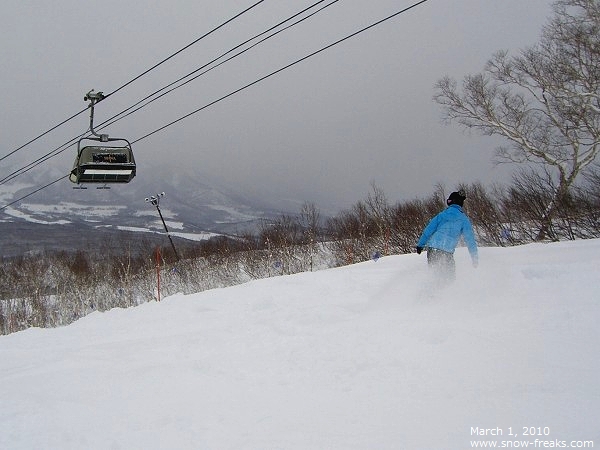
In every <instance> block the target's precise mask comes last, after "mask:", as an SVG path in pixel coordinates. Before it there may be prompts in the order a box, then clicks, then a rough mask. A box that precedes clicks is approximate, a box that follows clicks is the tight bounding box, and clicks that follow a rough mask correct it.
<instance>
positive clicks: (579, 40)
mask: <svg viewBox="0 0 600 450" xmlns="http://www.w3.org/2000/svg"><path fill="white" fill-rule="evenodd" d="M553 10H554V16H553V18H552V19H551V20H550V22H549V23H548V24H547V25H545V26H544V27H543V29H542V35H541V39H540V42H539V43H538V44H537V45H534V46H532V47H529V48H526V49H525V50H523V51H521V53H520V54H518V55H516V56H509V54H508V53H507V52H506V51H500V52H498V53H496V54H495V55H494V56H493V57H492V59H491V60H490V61H489V62H488V63H487V65H486V66H485V68H484V70H483V72H481V73H479V74H476V75H468V76H466V77H465V78H464V80H463V83H462V89H459V88H458V87H457V83H456V81H455V80H453V79H451V78H449V77H445V78H443V79H441V80H440V81H438V82H437V84H436V93H435V95H434V100H435V101H436V102H437V103H438V104H440V105H441V106H442V108H443V110H444V113H445V118H446V119H447V120H448V121H449V122H451V121H456V122H458V123H459V124H460V125H462V126H464V127H466V128H469V129H475V130H478V131H479V132H481V133H482V134H484V135H499V136H502V137H504V138H506V139H507V140H508V141H509V143H510V146H509V147H507V146H505V147H500V148H499V149H498V150H497V157H498V161H499V162H517V163H536V164H541V165H542V166H544V167H546V168H550V169H552V171H553V173H554V174H555V175H554V176H556V177H557V183H556V189H555V191H554V192H553V195H552V196H551V197H550V199H549V202H548V204H547V205H545V208H544V210H543V211H542V219H543V220H542V226H541V228H540V230H539V232H538V235H537V238H538V239H543V238H544V237H545V236H546V234H547V232H548V228H549V226H550V224H551V221H552V218H553V216H554V214H555V212H556V208H557V205H558V204H559V203H560V201H561V199H562V198H563V197H564V196H565V195H567V192H568V189H569V187H570V186H571V185H572V184H573V183H574V181H575V180H576V179H577V177H578V176H579V175H580V174H581V172H582V170H583V169H584V168H585V167H586V166H588V165H589V164H591V163H593V162H594V160H595V159H596V158H597V156H598V152H599V151H600V68H599V62H600V58H599V56H600V2H599V1H598V0H559V1H556V2H555V3H554V4H553Z"/></svg>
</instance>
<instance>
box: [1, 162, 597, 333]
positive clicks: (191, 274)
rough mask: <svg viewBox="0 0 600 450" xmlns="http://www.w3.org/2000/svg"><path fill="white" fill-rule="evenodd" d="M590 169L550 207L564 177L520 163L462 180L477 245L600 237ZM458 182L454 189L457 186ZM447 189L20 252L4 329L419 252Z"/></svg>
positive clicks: (8, 276)
mask: <svg viewBox="0 0 600 450" xmlns="http://www.w3.org/2000/svg"><path fill="white" fill-rule="evenodd" d="M594 169H595V170H590V171H587V172H586V174H585V177H584V182H582V183H580V184H578V185H576V186H572V187H571V189H569V192H568V195H565V196H563V197H562V200H561V201H560V202H559V203H557V204H556V205H555V206H553V207H554V208H555V212H554V213H553V219H552V220H551V222H550V223H548V221H547V217H546V215H545V212H546V211H547V208H548V205H550V204H551V203H552V202H555V200H554V199H553V196H554V192H555V188H556V186H555V185H554V184H553V182H552V177H550V176H549V175H548V174H546V173H545V172H539V171H538V172H535V171H521V172H518V173H517V174H516V175H515V176H514V178H513V181H512V183H511V184H509V185H507V186H502V185H497V186H492V187H485V186H484V185H483V184H481V183H479V182H478V183H471V184H461V185H459V186H456V187H455V188H454V189H462V190H463V191H465V192H466V194H467V201H466V202H465V208H464V209H465V211H466V213H467V214H468V215H469V217H470V218H471V220H472V222H473V226H474V229H475V233H476V236H477V240H478V243H479V245H483V246H512V245H519V244H524V243H528V242H534V241H536V240H539V235H540V230H541V229H544V230H545V233H544V240H545V241H558V240H574V239H586V238H597V237H600V170H599V168H598V167H597V166H595V167H594ZM454 189H453V190H454ZM449 191H450V190H449V189H445V188H444V186H442V185H438V186H436V187H435V189H434V190H433V192H432V193H431V194H430V195H428V196H427V197H424V198H415V199H412V200H404V201H399V202H396V203H391V202H390V201H389V200H388V198H387V197H386V195H385V193H384V192H383V190H382V189H380V188H379V187H378V186H376V185H375V184H372V185H371V190H370V192H369V194H368V195H367V196H366V198H364V199H362V200H360V201H358V202H356V203H355V204H354V205H353V206H352V207H350V208H348V209H346V210H344V211H341V212H340V213H338V214H337V215H335V216H333V217H322V216H321V213H320V211H319V210H318V208H317V207H316V206H315V205H314V204H309V203H307V204H304V205H303V206H302V208H301V210H300V212H299V213H297V214H282V215H281V216H280V217H278V218H276V219H274V220H264V221H263V222H262V223H261V225H260V226H259V228H258V229H257V230H256V232H254V233H250V232H247V233H245V234H242V235H239V236H218V237H214V238H212V239H210V240H208V241H204V242H201V243H190V244H189V245H187V246H185V247H182V248H179V249H178V251H179V256H180V259H179V260H176V258H175V255H174V254H173V250H172V249H171V247H170V246H168V245H165V246H164V247H162V248H158V249H157V248H155V247H153V246H152V244H150V243H149V242H147V241H144V240H140V241H138V242H132V241H131V240H128V241H127V242H123V245H122V246H121V249H122V250H121V251H120V252H117V251H116V250H115V248H116V247H118V246H115V245H114V243H113V245H110V248H109V247H108V246H107V248H104V249H103V248H94V249H88V250H86V249H80V250H78V251H75V252H65V251H62V252H54V253H45V254H40V255H30V256H25V255H23V256H21V257H18V258H11V259H6V260H4V261H2V263H1V264H0V279H2V283H1V284H0V333H2V334H7V333H12V332H15V331H18V330H22V329H25V328H29V327H55V326H61V325H66V324H68V323H71V322H73V321H74V320H77V319H78V318H81V317H83V316H85V315H87V314H89V313H91V312H93V311H106V310H109V309H111V308H116V307H119V308H127V307H131V306H136V305H139V304H141V303H145V302H148V301H153V300H156V299H157V298H158V296H159V292H157V289H158V283H157V281H158V279H159V278H160V295H161V296H166V295H172V294H175V293H178V292H181V293H186V294H189V293H194V292H200V291H203V290H207V289H213V288H219V287H226V286H231V285H235V284H240V283H243V282H246V281H249V280H253V279H258V278H265V277H271V276H277V275H287V274H292V273H298V272H305V271H313V270H319V269H323V268H330V267H337V266H342V265H346V264H353V263H358V262H362V261H368V260H369V259H373V258H377V257H379V256H386V255H397V254H405V253H411V252H413V251H414V246H415V243H416V242H417V240H418V238H419V235H420V233H421V231H422V230H423V228H424V227H425V225H426V224H427V222H428V221H429V219H430V218H431V217H432V216H433V215H435V214H437V213H438V212H439V211H441V210H442V209H443V208H444V207H445V199H446V198H447V196H448V194H449Z"/></svg>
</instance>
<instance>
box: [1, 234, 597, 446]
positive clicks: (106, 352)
mask: <svg viewBox="0 0 600 450" xmlns="http://www.w3.org/2000/svg"><path fill="white" fill-rule="evenodd" d="M456 259H457V268H458V278H457V281H456V282H454V284H453V285H451V286H446V287H444V288H441V289H439V290H437V291H434V292H431V286H432V283H431V282H430V280H429V279H428V276H429V274H428V271H427V267H426V261H425V256H424V255H420V256H417V255H416V254H413V255H403V256H394V257H387V258H382V259H380V260H379V261H376V262H375V261H369V262H367V263H362V264H357V265H354V266H350V267H344V268H338V269H333V270H326V271H321V272H316V273H305V274H299V275H293V276H285V277H278V278H273V279H268V280H260V281H254V282H250V283H248V284H245V285H241V286H236V287H231V288H227V289H217V290H213V291H207V292H204V293H200V294H196V295H188V296H184V295H176V296H172V297H168V298H166V299H164V300H163V301H162V302H160V303H149V304H145V305H143V306H140V307H138V308H133V309H128V310H112V311H109V312H107V313H94V314H92V315H90V316H88V317H86V318H84V319H81V320H79V321H78V322H76V323H74V324H72V325H70V326H67V327H64V328H60V329H44V330H41V329H30V330H26V331H23V332H19V333H15V334H13V335H9V336H0V448H1V449H11V450H12V449H45V450H48V449H61V450H65V449H78V450H79V449H127V450H131V449H144V450H148V449H211V450H212V449H218V450H220V449H232V450H234V449H235V450H238V449H257V450H259V449H260V450H265V449H286V450H287V449H294V450H306V449H318V450H321V449H339V450H351V449H394V450H395V449H467V448H472V447H473V446H474V445H479V446H483V445H484V444H482V443H484V442H485V443H486V444H485V445H493V444H490V443H491V442H495V443H496V445H497V447H499V448H500V447H501V446H502V445H504V446H505V447H508V448H511V447H512V448H525V447H529V448H547V447H562V445H557V444H563V443H564V444H565V446H579V448H581V447H583V446H584V445H585V446H586V448H591V445H590V442H592V441H593V444H595V448H600V357H599V356H600V354H599V350H600V240H589V241H577V242H568V243H567V242H565V243H557V244H533V245H526V246H522V247H515V248H484V249H481V257H480V260H481V262H480V266H479V268H477V269H474V268H472V267H471V265H470V261H469V257H468V254H467V252H466V250H465V249H464V248H461V249H459V250H458V251H457V255H456ZM525 431H527V432H528V434H529V435H525ZM500 433H502V434H500ZM509 433H512V435H509ZM543 442H546V445H543V444H541V443H543ZM548 443H552V444H553V445H548Z"/></svg>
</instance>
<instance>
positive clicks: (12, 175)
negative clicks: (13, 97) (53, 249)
mask: <svg viewBox="0 0 600 450" xmlns="http://www.w3.org/2000/svg"><path fill="white" fill-rule="evenodd" d="M323 1H325V0H319V1H317V2H316V3H313V4H312V5H310V6H308V7H306V8H305V9H303V10H302V11H299V12H297V13H296V14H294V15H292V16H290V17H288V18H287V19H285V20H283V21H281V22H279V23H278V24H276V25H273V26H272V27H270V28H268V29H267V30H265V31H263V32H261V33H259V34H257V35H255V36H253V37H252V38H250V39H247V40H246V41H244V42H242V43H240V44H238V45H236V46H235V47H233V48H231V49H230V50H228V51H226V52H225V53H223V54H221V55H220V56H218V57H217V58H214V59H213V60H212V61H210V62H208V63H206V64H204V65H203V66H201V67H200V68H198V69H195V70H194V71H192V72H190V73H188V74H187V75H185V76H183V77H181V78H179V79H178V80H175V81H173V82H172V83H170V84H168V85H166V86H164V87H162V88H161V89H159V90H157V91H155V92H153V93H152V94H150V95H148V96H146V97H145V98H143V99H142V100H140V101H138V102H137V103H135V104H134V105H132V106H130V107H128V108H126V109H124V110H123V111H121V112H120V113H118V114H116V115H114V116H113V117H111V118H109V119H107V120H105V121H104V122H102V123H100V124H99V125H98V127H99V128H98V130H102V129H104V128H106V127H108V126H110V125H112V124H114V123H116V122H118V121H119V120H121V119H124V118H125V117H128V116H130V115H132V114H133V113H135V112H137V111H139V110H140V109H142V108H144V107H146V106H147V105H149V104H150V103H152V102H154V101H155V100H158V99H159V98H162V97H164V96H165V95H167V94H169V93H170V92H172V91H174V90H176V89H178V88H180V87H183V86H185V85H186V84H188V83H190V82H191V81H193V80H195V79H197V78H199V77H200V76H202V75H204V74H206V73H208V72H209V71H211V70H213V69H216V68H217V67H219V66H221V65H223V64H225V63H226V62H228V61H230V60H232V59H233V58H236V57H237V56H240V55H241V54H243V53H245V52H247V51H249V50H251V49H252V48H254V47H256V46H257V45H259V44H261V43H263V42H264V41H266V40H268V39H270V38H271V37H274V36H275V35H277V34H279V33H281V32H283V31H285V30H287V29H289V28H291V27H293V26H295V25H297V24H299V23H300V22H303V21H304V20H306V19H308V18H310V17H312V16H314V15H315V14H317V13H319V12H321V11H322V10H324V9H325V8H327V7H329V6H331V5H333V4H334V3H337V2H338V1H339V0H333V1H332V2H330V3H329V4H327V5H325V6H323V7H321V8H319V9H318V10H317V11H314V12H312V13H311V14H309V15H307V16H305V17H303V18H301V19H299V20H298V21H296V22H294V23H293V24H290V25H288V26H286V27H285V28H282V29H280V30H278V31H276V32H275V33H273V34H271V35H269V36H267V37H265V38H263V39H261V40H260V41H258V42H256V43H254V44H253V45H251V46H250V47H247V48H246V49H244V50H242V51H240V52H238V53H236V54H235V55H233V56H230V57H229V58H227V59H226V60H224V61H222V62H220V63H219V64H217V65H215V66H213V67H211V68H209V69H207V70H205V71H204V72H202V73H200V74H198V75H196V76H195V77H193V78H191V79H189V80H187V81H185V82H184V83H181V84H180V85H178V86H176V87H173V88H172V89H169V90H168V91H166V92H164V93H162V94H161V95H159V96H157V97H155V98H153V99H152V100H149V101H148V102H147V103H145V104H143V105H142V106H140V107H138V108H136V109H133V110H132V108H135V107H136V106H138V105H140V104H141V103H143V102H144V101H146V100H148V99H151V98H152V97H153V96H156V95H157V94H158V93H160V92H161V91H164V90H165V89H168V88H169V87H171V86H173V85H174V84H176V83H178V82H180V81H182V80H185V79H186V78H188V77H190V76H191V75H193V74H195V73H197V72H199V71H200V70H202V69H204V68H206V67H208V66H209V65H210V64H213V63H214V62H216V61H218V60H219V59H221V58H223V57H224V56H226V55H228V54H229V53H231V52H233V51H235V50H237V49H238V48H240V47H242V46H244V45H245V44H247V43H249V42H252V41H253V40H255V39H257V38H259V37H260V36H263V35H265V34H266V33H268V32H270V31H272V30H275V29H277V28H278V27H280V26H281V25H283V24H285V23H286V22H289V21H290V20H292V19H294V18H296V17H298V16H299V15H301V14H303V13H305V12H306V11H309V10H310V9H312V8H314V7H315V6H317V5H319V4H320V3H323ZM115 92H116V91H115ZM104 98H106V96H105V97H104ZM130 110H131V111H130ZM85 111H86V110H83V111H82V112H85ZM128 111H129V112H128ZM125 113H127V114H125ZM79 114H80V113H79ZM84 135H85V133H83V134H81V135H79V136H78V137H76V138H73V139H71V140H69V141H68V142H66V143H64V144H62V145H61V146H59V147H57V148H55V149H54V150H52V151H50V152H48V153H46V154H45V155H42V156H41V157H40V158H38V159H36V160H34V161H33V162H31V163H29V164H27V165H26V166H24V167H21V168H20V169H17V170H16V171H14V172H12V173H10V174H9V175H7V176H6V177H4V178H2V179H0V185H2V184H5V183H7V182H9V181H12V180H13V179H15V178H17V177H18V176H20V175H22V174H24V173H26V172H28V171H30V170H31V169H33V168H34V167H37V166H39V165H40V164H42V163H43V162H45V161H47V160H49V159H51V158H53V157H55V156H57V155H59V154H61V153H63V152H64V151H65V150H67V149H68V148H69V147H70V146H72V145H74V144H75V143H76V142H77V141H78V140H79V139H80V138H81V137H83V136H84Z"/></svg>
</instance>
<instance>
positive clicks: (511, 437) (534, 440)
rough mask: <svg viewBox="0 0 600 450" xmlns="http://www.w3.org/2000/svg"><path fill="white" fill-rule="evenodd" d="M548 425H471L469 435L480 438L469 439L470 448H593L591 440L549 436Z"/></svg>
mask: <svg viewBox="0 0 600 450" xmlns="http://www.w3.org/2000/svg"><path fill="white" fill-rule="evenodd" d="M550 434H551V433H550V428H548V427H523V428H522V429H521V430H519V432H517V431H516V430H515V429H514V428H512V427H509V428H508V429H502V428H498V427H497V428H479V427H471V436H472V437H475V436H479V437H480V439H472V440H471V441H470V444H471V448H594V441H591V440H564V439H556V438H554V437H551V436H550Z"/></svg>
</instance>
